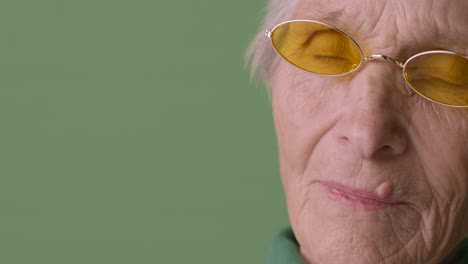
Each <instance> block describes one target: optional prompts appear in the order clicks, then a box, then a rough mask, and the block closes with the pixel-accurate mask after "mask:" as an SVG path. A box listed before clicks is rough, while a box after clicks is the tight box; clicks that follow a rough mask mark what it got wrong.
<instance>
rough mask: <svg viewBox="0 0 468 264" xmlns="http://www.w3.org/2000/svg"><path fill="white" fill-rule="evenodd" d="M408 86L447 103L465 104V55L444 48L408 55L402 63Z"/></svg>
mask: <svg viewBox="0 0 468 264" xmlns="http://www.w3.org/2000/svg"><path fill="white" fill-rule="evenodd" d="M404 76H405V79H406V81H407V82H408V83H409V84H410V86H411V87H412V88H413V89H414V90H415V91H416V92H418V93H419V94H421V95H422V96H424V97H426V98H428V99H430V100H433V101H435V102H438V103H441V104H444V105H449V106H459V107H466V106H468V59H467V58H466V57H464V56H461V55H459V54H456V53H453V52H447V51H429V52H424V53H421V54H418V55H415V56H413V57H412V58H410V59H409V60H408V61H407V62H406V64H405V67H404Z"/></svg>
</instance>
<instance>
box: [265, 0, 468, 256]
mask: <svg viewBox="0 0 468 264" xmlns="http://www.w3.org/2000/svg"><path fill="white" fill-rule="evenodd" d="M467 8H468V2H467V1H451V0H443V1H441V0H434V1H429V0H428V1H405V0H396V1H377V0H375V1H362V0H350V1H339V0H332V1H323V3H321V4H320V3H318V2H317V1H303V2H302V3H301V4H300V5H299V7H298V8H297V10H296V12H295V17H294V18H298V19H299V18H301V19H313V20H320V21H323V22H327V23H328V24H331V25H333V26H336V27H338V28H340V29H341V30H343V31H344V32H346V33H348V34H349V35H350V36H351V37H353V38H354V39H355V40H356V41H357V42H358V43H359V45H360V46H361V47H362V49H363V52H364V53H365V54H366V55H369V54H384V55H388V56H390V57H393V58H395V59H398V60H400V61H405V60H406V59H408V58H409V57H411V56H412V55H414V54H416V53H419V52H422V51H427V50H434V49H446V50H451V51H455V52H459V53H463V54H467V53H468V49H467V47H468V45H467V43H468V35H467V34H466V28H467V25H468V16H466V10H467ZM319 10H320V11H319ZM334 11H337V12H336V13H334ZM327 13H328V14H330V13H334V15H335V16H336V17H335V18H334V19H333V20H326V18H324V16H326V14H327ZM272 97H273V101H272V103H273V110H274V118H275V124H276V129H277V136H278V141H279V151H280V167H281V175H282V180H283V184H284V188H285V190H286V195H287V202H288V209H289V214H290V219H291V224H292V227H293V230H294V231H295V234H296V238H297V240H298V242H299V243H300V246H301V253H302V255H303V257H304V258H305V259H307V260H308V261H309V262H311V263H437V262H441V261H442V258H447V257H448V256H449V254H450V253H451V252H453V251H454V250H455V248H456V247H457V246H458V243H459V242H460V240H461V239H462V238H464V237H466V236H467V235H468V196H467V194H468V111H467V110H466V109H460V108H450V107H447V106H442V105H439V104H436V103H433V102H430V101H428V100H426V99H424V98H422V97H421V96H419V95H417V94H414V93H413V94H409V93H408V89H407V88H406V87H405V83H404V80H403V77H402V73H401V68H399V67H398V66H396V65H394V64H391V63H388V62H385V61H371V62H368V63H366V64H365V65H364V66H363V67H362V68H360V70H358V71H357V72H353V73H351V74H349V75H345V76H340V77H323V76H317V75H313V74H310V73H307V72H305V71H302V70H300V69H297V68H296V67H294V66H292V65H290V64H288V63H287V62H285V61H284V60H283V61H282V62H280V64H279V65H278V68H277V71H276V74H275V80H274V84H273V91H272Z"/></svg>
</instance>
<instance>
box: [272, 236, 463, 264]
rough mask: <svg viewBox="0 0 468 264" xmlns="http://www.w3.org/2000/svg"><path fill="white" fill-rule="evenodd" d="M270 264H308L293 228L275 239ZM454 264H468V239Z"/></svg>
mask: <svg viewBox="0 0 468 264" xmlns="http://www.w3.org/2000/svg"><path fill="white" fill-rule="evenodd" d="M268 264H306V262H305V261H304V260H303V259H302V257H301V255H300V253H299V244H298V243H297V240H296V238H295V237H294V233H293V231H292V229H291V227H287V228H284V229H282V230H281V231H280V232H278V233H277V234H276V235H275V236H274V237H273V241H272V242H271V247H270V252H269V255H268ZM454 264H468V239H465V240H463V242H462V247H461V249H460V254H459V257H458V259H457V260H456V261H455V263H454Z"/></svg>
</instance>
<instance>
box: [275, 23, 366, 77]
mask: <svg viewBox="0 0 468 264" xmlns="http://www.w3.org/2000/svg"><path fill="white" fill-rule="evenodd" d="M271 40H272V44H273V47H274V48H275V49H276V51H277V52H278V53H279V54H280V55H281V56H282V57H283V58H284V59H286V60H287V61H289V62H290V63H292V64H293V65H295V66H297V67H299V68H301V69H303V70H306V71H309V72H312V73H315V74H321V75H342V74H346V73H349V72H352V71H354V70H355V69H356V68H357V67H359V65H360V64H361V61H362V52H361V49H360V48H359V46H358V45H357V44H356V43H355V42H354V41H353V40H352V39H351V38H350V37H348V36H347V35H346V34H344V33H343V32H341V31H339V30H338V29H335V28H333V27H331V26H328V25H325V24H322V23H319V22H316V21H310V20H307V21H302V20H296V21H289V22H286V23H283V24H281V25H279V26H277V27H276V28H275V29H274V30H273V32H272V34H271Z"/></svg>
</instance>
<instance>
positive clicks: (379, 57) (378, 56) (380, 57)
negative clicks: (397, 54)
mask: <svg viewBox="0 0 468 264" xmlns="http://www.w3.org/2000/svg"><path fill="white" fill-rule="evenodd" d="M364 60H366V61H371V60H386V61H388V62H391V63H393V64H395V65H397V66H399V67H400V68H403V67H404V64H403V63H401V62H399V61H397V60H395V59H393V58H391V57H389V56H386V55H381V54H372V55H370V56H369V57H365V58H364Z"/></svg>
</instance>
